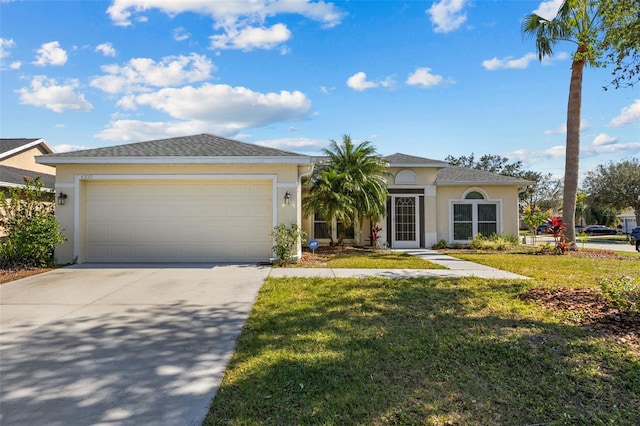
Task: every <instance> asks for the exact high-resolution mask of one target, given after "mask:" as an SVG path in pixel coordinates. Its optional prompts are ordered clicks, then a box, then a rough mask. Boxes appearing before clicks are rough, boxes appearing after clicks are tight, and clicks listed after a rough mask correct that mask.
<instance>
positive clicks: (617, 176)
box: [584, 158, 640, 223]
mask: <svg viewBox="0 0 640 426" xmlns="http://www.w3.org/2000/svg"><path fill="white" fill-rule="evenodd" d="M584 187H585V191H586V193H587V194H588V197H589V199H590V200H592V202H593V203H594V204H596V205H598V206H605V207H609V208H610V209H615V210H623V209H626V208H628V207H631V208H633V210H634V212H635V214H636V223H640V160H639V159H638V158H632V159H630V160H623V161H620V162H618V163H614V162H609V163H607V164H600V165H598V167H596V169H595V170H593V171H590V172H588V173H587V176H586V178H585V180H584Z"/></svg>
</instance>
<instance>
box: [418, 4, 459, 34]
mask: <svg viewBox="0 0 640 426" xmlns="http://www.w3.org/2000/svg"><path fill="white" fill-rule="evenodd" d="M465 6H466V0H440V1H439V2H436V3H434V4H433V5H432V6H431V7H430V8H429V9H427V13H428V14H429V15H430V16H431V22H432V23H433V26H434V27H435V28H434V31H435V32H437V33H448V32H451V31H454V30H457V29H458V28H460V27H461V26H462V24H463V23H464V22H465V21H466V20H467V14H466V13H465V12H464V10H463V9H464V7H465Z"/></svg>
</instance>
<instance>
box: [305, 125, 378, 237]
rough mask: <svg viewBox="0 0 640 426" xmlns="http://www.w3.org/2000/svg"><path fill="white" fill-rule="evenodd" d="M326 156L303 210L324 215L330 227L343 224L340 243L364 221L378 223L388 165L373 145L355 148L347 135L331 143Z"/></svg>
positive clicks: (360, 145) (311, 182) (310, 188)
mask: <svg viewBox="0 0 640 426" xmlns="http://www.w3.org/2000/svg"><path fill="white" fill-rule="evenodd" d="M330 142H331V144H330V146H329V148H327V149H324V150H323V153H324V154H325V155H326V156H327V160H326V161H325V162H323V163H321V164H319V165H318V167H317V168H316V171H315V172H314V175H313V176H312V178H311V179H310V181H309V183H308V189H309V196H308V197H307V198H306V199H305V200H304V201H303V204H302V207H303V209H304V210H305V213H306V214H313V213H314V212H315V213H317V214H319V215H321V216H322V217H323V218H324V219H325V220H326V222H327V223H328V224H330V223H331V222H332V221H333V219H336V220H339V221H341V222H342V224H343V226H342V228H341V229H340V235H339V236H338V243H339V244H340V243H342V240H343V239H344V230H345V229H346V228H348V227H350V226H352V225H354V226H355V225H360V224H362V223H363V221H364V219H365V218H366V219H370V220H371V221H376V220H378V219H379V218H380V217H381V216H382V215H384V213H385V206H386V201H387V195H388V192H387V180H386V172H385V170H386V167H387V163H386V162H385V161H384V160H383V159H382V157H380V156H379V155H378V154H377V152H376V149H375V148H374V147H373V146H372V145H371V142H368V141H365V142H362V143H360V144H358V145H355V144H354V143H353V141H352V140H351V137H350V136H348V135H343V137H342V141H341V143H338V142H336V141H335V140H331V141H330Z"/></svg>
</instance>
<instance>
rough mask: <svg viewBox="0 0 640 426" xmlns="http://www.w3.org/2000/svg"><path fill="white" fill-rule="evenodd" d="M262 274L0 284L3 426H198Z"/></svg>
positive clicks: (146, 268)
mask: <svg viewBox="0 0 640 426" xmlns="http://www.w3.org/2000/svg"><path fill="white" fill-rule="evenodd" d="M269 270H270V268H268V267H256V266H253V265H219V264H217V265H214V264H211V265H202V264H194V265H173V266H172V265H152V266H150V265H139V266H135V265H126V266H123V265H109V266H96V265H77V266H73V267H68V268H63V269H58V270H55V271H52V272H48V273H45V274H41V275H37V276H34V277H30V278H26V279H23V280H20V281H15V282H12V283H8V284H4V285H2V286H0V301H1V304H2V305H1V306H0V388H1V389H0V424H6V425H12V424H13V425H17V424H22V425H98V424H101V425H151V424H153V425H160V424H162V425H195V424H198V425H199V424H200V423H201V421H202V419H203V418H204V416H205V414H206V412H207V409H208V406H209V403H210V401H211V397H212V396H213V395H214V393H215V391H216V389H217V387H218V386H219V384H220V380H221V378H222V375H223V372H224V369H225V367H226V364H227V361H228V360H229V357H230V356H231V354H232V353H233V348H234V345H235V341H236V338H237V337H238V335H239V333H240V331H241V329H242V326H243V324H244V322H245V320H246V317H247V315H248V313H249V312H250V310H251V307H252V305H253V302H254V301H255V298H256V295H257V292H258V290H259V288H260V286H261V285H262V283H263V281H264V279H265V278H266V277H267V275H268V274H269Z"/></svg>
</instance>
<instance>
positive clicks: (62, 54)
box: [33, 41, 67, 67]
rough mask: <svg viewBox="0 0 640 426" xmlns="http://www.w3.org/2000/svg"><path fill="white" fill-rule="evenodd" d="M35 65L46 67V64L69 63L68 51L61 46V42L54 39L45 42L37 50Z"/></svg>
mask: <svg viewBox="0 0 640 426" xmlns="http://www.w3.org/2000/svg"><path fill="white" fill-rule="evenodd" d="M37 53H38V55H37V56H36V60H35V61H33V64H34V65H38V66H40V67H44V66H46V65H64V64H66V63H67V52H66V51H65V50H64V49H62V48H61V47H60V43H58V42H57V41H52V42H49V43H44V44H43V45H42V46H40V49H38V51H37Z"/></svg>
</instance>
